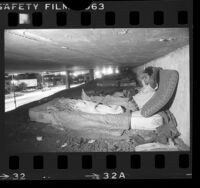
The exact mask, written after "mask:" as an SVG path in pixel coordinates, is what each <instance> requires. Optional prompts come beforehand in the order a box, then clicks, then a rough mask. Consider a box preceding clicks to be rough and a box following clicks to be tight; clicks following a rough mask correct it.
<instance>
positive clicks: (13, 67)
mask: <svg viewBox="0 0 200 188" xmlns="http://www.w3.org/2000/svg"><path fill="white" fill-rule="evenodd" d="M188 43H189V33H188V29H186V28H167V29H165V28H162V29H159V28H154V29H151V28H148V29H147V28H131V29H130V28H129V29H48V30H47V29H27V30H6V31H5V72H39V71H48V70H55V71H57V70H64V69H65V68H67V69H69V70H77V69H88V68H95V67H102V66H106V65H114V66H133V67H134V66H138V65H142V64H144V63H146V62H148V61H150V60H153V59H156V58H158V57H161V56H164V55H166V54H168V53H169V52H171V51H174V50H175V49H177V48H179V47H182V46H184V45H187V44H188Z"/></svg>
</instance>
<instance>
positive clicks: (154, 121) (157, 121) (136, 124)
mask: <svg viewBox="0 0 200 188" xmlns="http://www.w3.org/2000/svg"><path fill="white" fill-rule="evenodd" d="M161 125H163V118H162V116H161V115H159V114H156V115H153V116H151V117H148V118H146V117H143V116H142V115H141V113H140V111H135V112H133V113H132V115H131V129H138V130H156V128H157V127H159V126H161Z"/></svg>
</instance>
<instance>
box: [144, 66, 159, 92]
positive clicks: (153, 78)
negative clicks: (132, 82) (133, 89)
mask: <svg viewBox="0 0 200 188" xmlns="http://www.w3.org/2000/svg"><path fill="white" fill-rule="evenodd" d="M157 75H158V74H156V73H155V71H154V67H151V66H150V67H147V68H146V69H145V70H144V71H143V73H142V74H141V75H140V80H141V82H142V84H143V86H146V85H150V86H151V87H152V88H153V89H155V88H156V87H157V86H158V77H157Z"/></svg>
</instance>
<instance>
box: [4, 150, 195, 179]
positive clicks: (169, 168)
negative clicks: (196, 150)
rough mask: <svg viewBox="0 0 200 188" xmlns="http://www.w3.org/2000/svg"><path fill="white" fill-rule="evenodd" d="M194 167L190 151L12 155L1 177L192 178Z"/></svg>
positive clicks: (5, 162)
mask: <svg viewBox="0 0 200 188" xmlns="http://www.w3.org/2000/svg"><path fill="white" fill-rule="evenodd" d="M191 164H192V161H191V156H190V154H189V152H171V153H166V152H151V153H148V152H146V153H131V154H130V153H117V154H113V153H92V154H90V153H59V154H53V153H48V154H46V153H45V154H19V155H13V154H12V155H10V156H9V157H5V158H4V165H5V166H4V168H5V170H3V169H1V174H0V178H1V180H2V179H6V180H8V179H10V180H26V179H141V178H158V175H159V178H180V177H185V178H191V176H192V174H191ZM2 170H3V171H2Z"/></svg>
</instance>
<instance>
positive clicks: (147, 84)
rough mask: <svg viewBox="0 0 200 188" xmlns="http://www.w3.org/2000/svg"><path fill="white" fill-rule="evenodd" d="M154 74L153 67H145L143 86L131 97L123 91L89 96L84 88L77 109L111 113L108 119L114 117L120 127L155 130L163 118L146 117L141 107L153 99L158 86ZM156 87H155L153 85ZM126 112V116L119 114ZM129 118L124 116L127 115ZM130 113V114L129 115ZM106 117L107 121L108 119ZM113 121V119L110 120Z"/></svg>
mask: <svg viewBox="0 0 200 188" xmlns="http://www.w3.org/2000/svg"><path fill="white" fill-rule="evenodd" d="M152 74H153V70H152V67H149V68H147V69H145V71H144V72H143V74H142V75H141V76H140V78H139V79H140V81H141V83H142V85H143V87H142V88H141V89H140V90H139V92H138V94H136V95H135V96H131V97H129V98H127V97H123V92H121V93H119V92H117V93H116V94H114V95H113V96H111V95H106V96H105V97H102V96H90V97H89V96H87V94H86V93H85V91H84V90H82V95H81V98H82V101H78V102H77V103H76V105H75V109H76V110H78V111H82V112H86V113H92V114H104V115H105V114H110V115H109V116H107V118H108V119H112V124H113V123H114V122H116V123H115V124H119V126H118V128H120V124H121V128H122V129H123V128H132V129H142V130H154V129H155V128H157V127H159V126H161V125H162V124H163V119H162V117H161V116H160V115H159V114H156V115H154V116H152V117H150V118H145V117H143V116H142V115H141V114H140V109H141V108H142V107H143V105H144V104H145V103H146V102H147V101H148V100H149V99H151V97H152V96H153V95H154V94H155V92H156V89H157V88H158V83H152V80H151V75H152ZM152 86H153V87H154V88H153V87H152ZM111 114H118V116H116V115H115V116H113V118H112V116H111ZM120 114H124V116H119V115H120ZM126 114H127V116H129V118H124V117H125V115H126ZM128 114H130V115H128ZM104 117H105V122H107V121H108V119H107V118H106V116H104ZM110 122H111V121H110Z"/></svg>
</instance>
